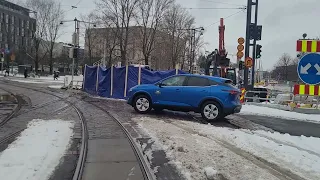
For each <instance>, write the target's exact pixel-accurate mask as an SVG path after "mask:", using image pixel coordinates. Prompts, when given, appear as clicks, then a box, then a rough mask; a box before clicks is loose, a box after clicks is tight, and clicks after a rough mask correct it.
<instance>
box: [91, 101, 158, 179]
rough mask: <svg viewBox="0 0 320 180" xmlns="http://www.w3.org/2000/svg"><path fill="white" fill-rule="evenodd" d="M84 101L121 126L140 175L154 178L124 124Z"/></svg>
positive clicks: (108, 113) (145, 177)
mask: <svg viewBox="0 0 320 180" xmlns="http://www.w3.org/2000/svg"><path fill="white" fill-rule="evenodd" d="M86 102H87V103H89V104H91V105H93V106H94V107H96V108H98V109H100V110H101V111H103V112H105V113H106V114H107V115H108V116H109V117H111V119H112V120H113V121H114V122H116V123H117V124H118V125H119V126H120V127H121V129H122V131H123V132H124V133H125V135H126V137H127V139H128V140H129V143H130V145H131V148H132V149H133V151H134V154H135V156H136V158H137V159H138V162H139V166H140V169H141V172H142V175H143V177H144V180H154V179H155V178H154V177H153V173H152V171H151V170H150V168H149V165H148V164H147V161H146V160H145V158H144V155H143V153H142V152H141V151H140V150H139V148H138V146H137V145H136V143H135V140H134V139H133V137H132V136H131V135H130V133H129V131H128V130H127V129H126V128H125V127H124V125H123V124H122V123H121V122H120V121H119V120H118V119H117V118H115V117H114V116H113V115H112V114H111V113H110V112H108V111H107V110H105V109H103V108H102V107H100V106H98V105H96V104H95V103H92V102H90V101H86Z"/></svg>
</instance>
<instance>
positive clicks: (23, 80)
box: [7, 75, 83, 89]
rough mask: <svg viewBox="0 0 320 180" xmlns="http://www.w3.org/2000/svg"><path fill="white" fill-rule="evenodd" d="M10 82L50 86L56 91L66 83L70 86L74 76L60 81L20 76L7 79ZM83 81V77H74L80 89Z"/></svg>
mask: <svg viewBox="0 0 320 180" xmlns="http://www.w3.org/2000/svg"><path fill="white" fill-rule="evenodd" d="M7 79H8V80H10V81H15V82H20V83H31V84H50V85H49V86H48V87H49V88H54V89H60V88H62V87H63V86H64V83H66V84H67V85H69V84H70V82H71V80H72V76H70V75H67V76H60V77H59V78H58V80H54V79H53V76H48V77H43V76H41V77H40V78H39V77H35V78H33V77H28V78H24V77H20V75H17V76H14V77H7ZM82 81H83V76H82V75H80V76H74V85H75V86H78V87H82Z"/></svg>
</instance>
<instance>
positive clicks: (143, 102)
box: [133, 95, 152, 114]
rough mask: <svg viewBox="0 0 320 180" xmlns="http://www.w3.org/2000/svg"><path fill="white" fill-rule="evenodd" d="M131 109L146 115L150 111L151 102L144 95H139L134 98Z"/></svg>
mask: <svg viewBox="0 0 320 180" xmlns="http://www.w3.org/2000/svg"><path fill="white" fill-rule="evenodd" d="M133 108H134V110H135V111H136V112H138V113H140V114H147V113H148V112H150V111H151V109H152V104H151V100H150V98H149V97H148V96H146V95H139V96H137V97H135V98H134V101H133Z"/></svg>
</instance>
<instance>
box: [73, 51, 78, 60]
mask: <svg viewBox="0 0 320 180" xmlns="http://www.w3.org/2000/svg"><path fill="white" fill-rule="evenodd" d="M77 57H78V48H73V58H75V59H76V58H77Z"/></svg>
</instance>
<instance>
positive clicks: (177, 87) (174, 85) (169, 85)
mask: <svg viewBox="0 0 320 180" xmlns="http://www.w3.org/2000/svg"><path fill="white" fill-rule="evenodd" d="M185 79H186V76H173V77H170V78H168V79H165V80H163V81H162V82H161V85H160V86H158V88H156V91H155V92H154V95H153V97H154V100H153V103H154V104H155V105H165V106H183V104H182V102H181V99H183V98H181V95H180V93H181V91H182V88H183V85H184V83H185Z"/></svg>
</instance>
